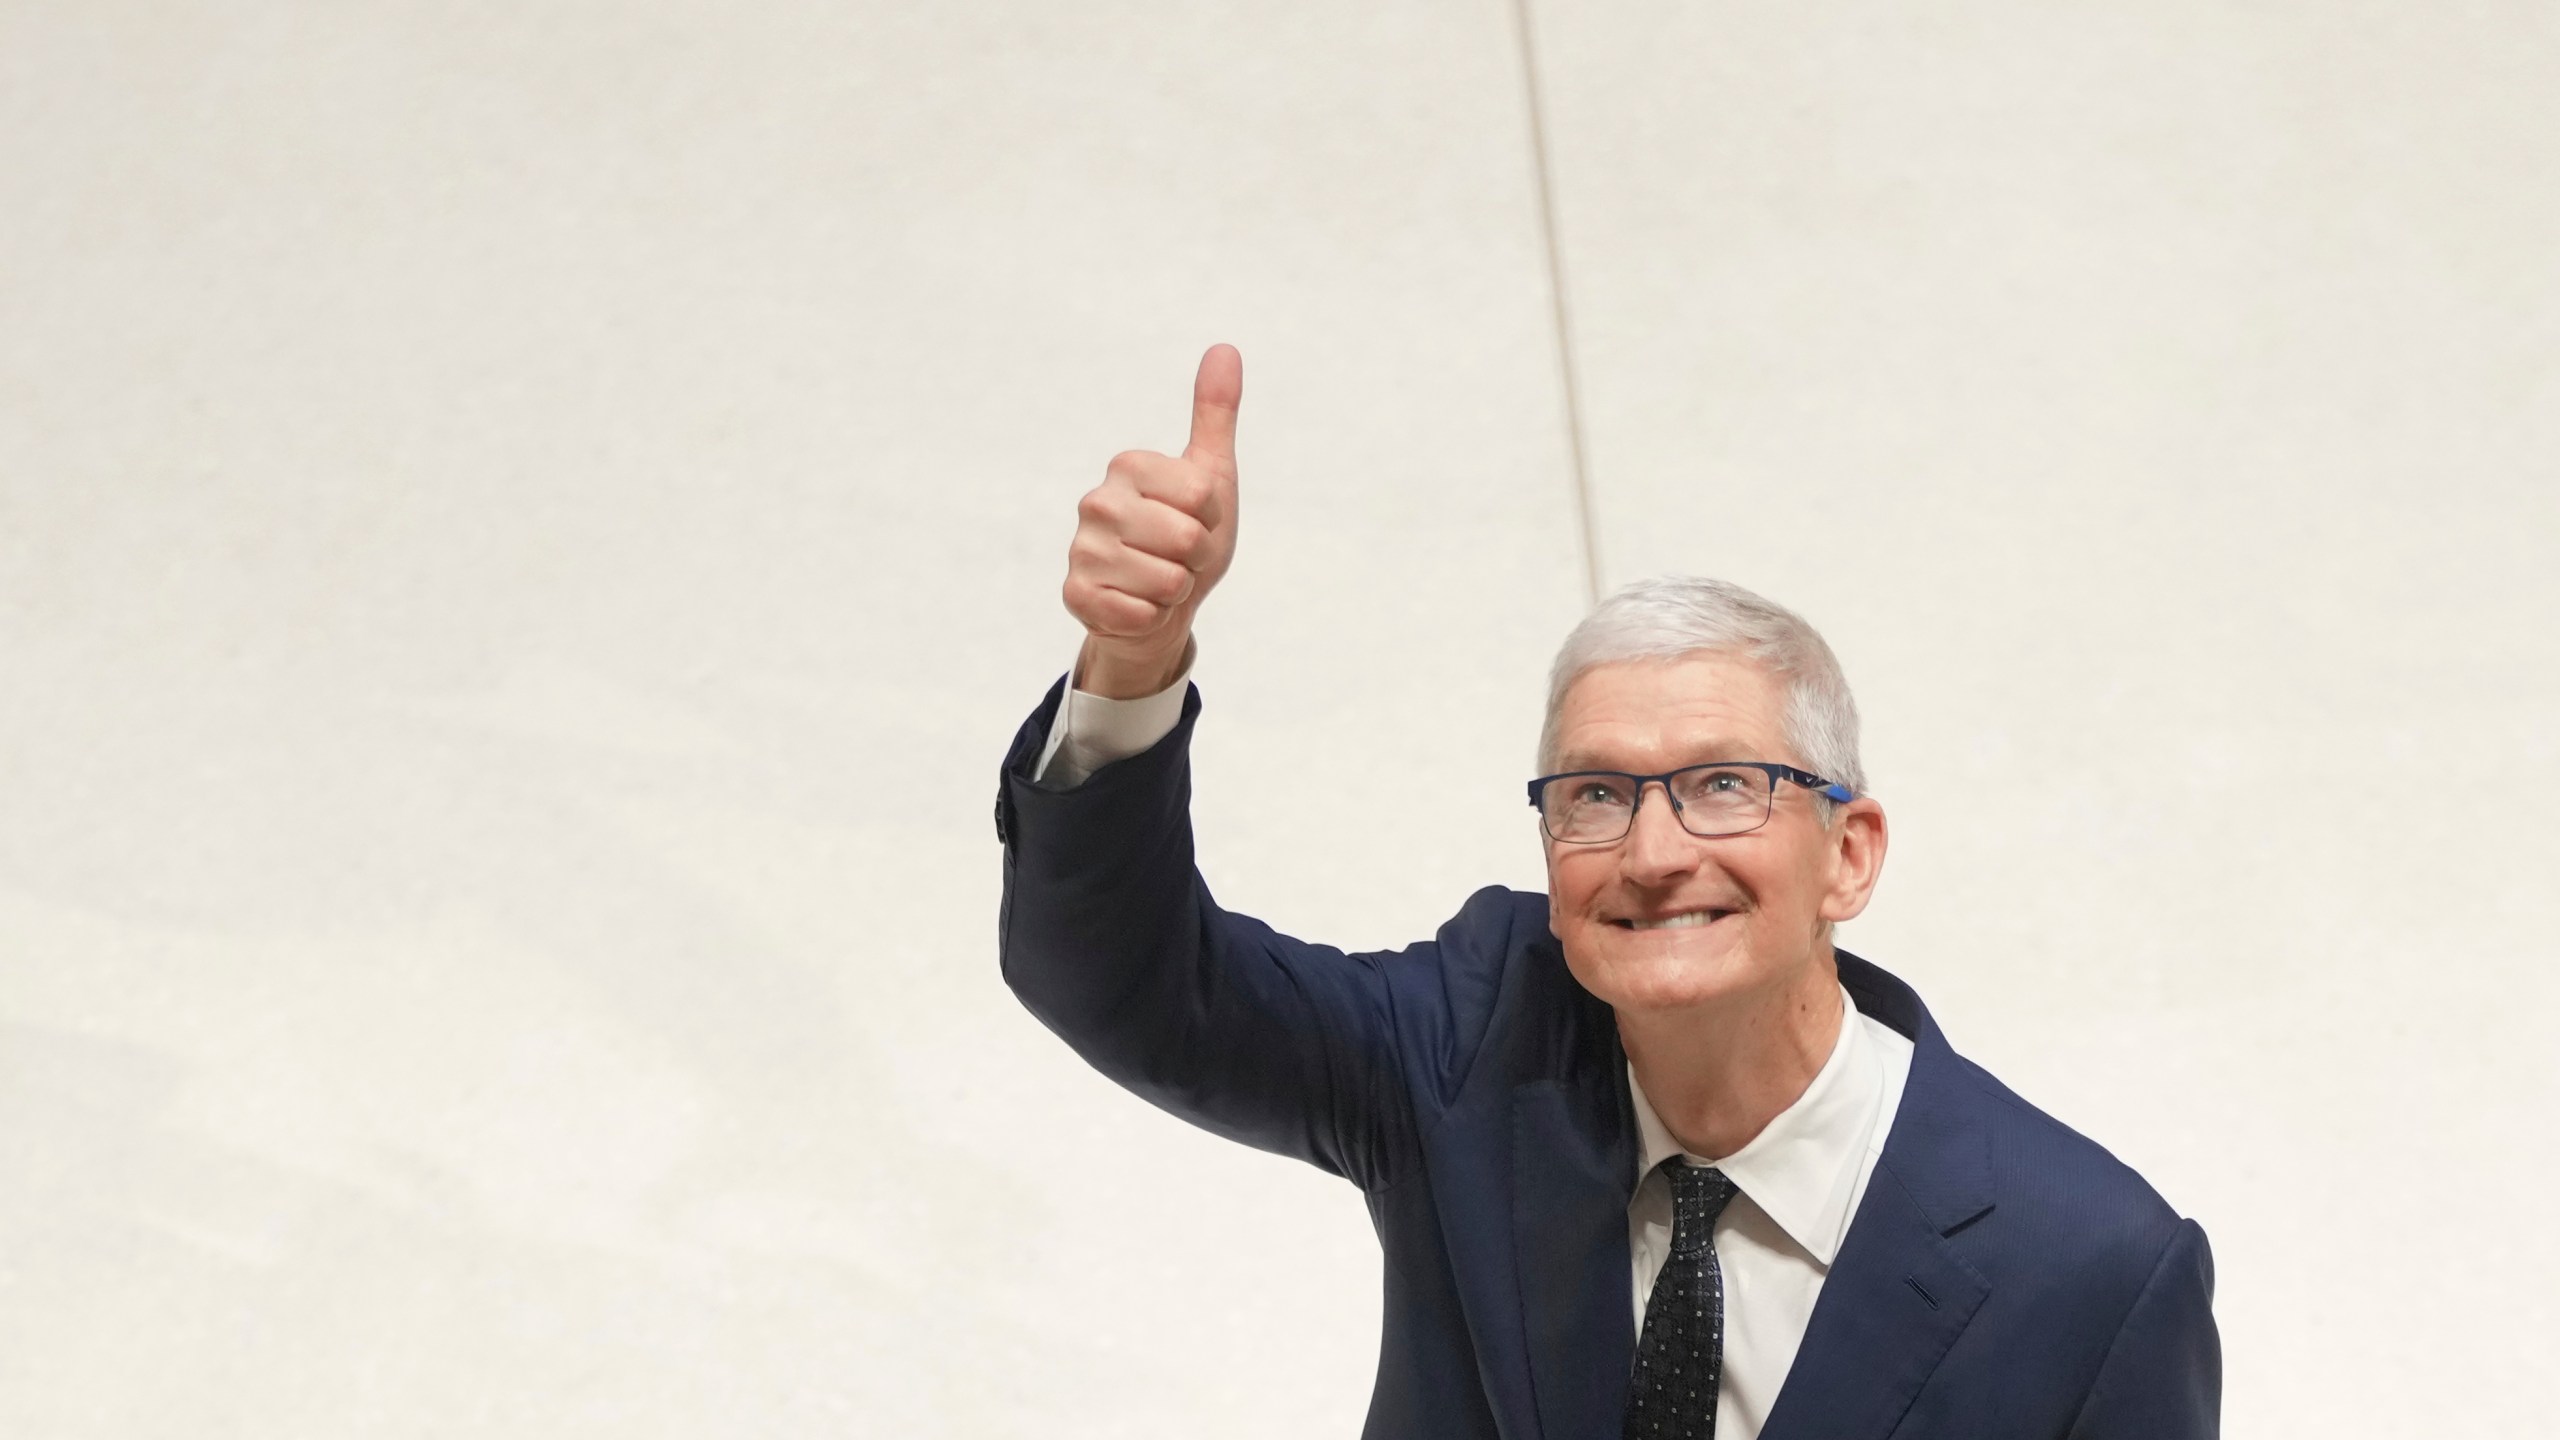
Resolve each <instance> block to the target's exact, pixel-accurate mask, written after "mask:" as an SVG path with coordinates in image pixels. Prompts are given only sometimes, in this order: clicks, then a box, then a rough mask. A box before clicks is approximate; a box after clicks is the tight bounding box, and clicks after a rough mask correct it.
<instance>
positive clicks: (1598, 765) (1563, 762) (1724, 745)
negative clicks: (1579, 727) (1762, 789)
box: [1556, 740, 1751, 775]
mask: <svg viewBox="0 0 2560 1440" xmlns="http://www.w3.org/2000/svg"><path fill="white" fill-rule="evenodd" d="M1693 748H1694V752H1695V753H1696V754H1697V755H1699V756H1700V757H1701V758H1699V759H1696V760H1683V761H1681V762H1680V763H1679V764H1677V765H1670V766H1665V767H1664V769H1665V770H1685V769H1687V768H1688V767H1690V766H1692V765H1715V764H1720V763H1722V762H1724V761H1727V760H1743V759H1748V758H1749V757H1750V754H1751V747H1750V746H1748V745H1741V744H1736V743H1735V742H1733V741H1731V740H1717V741H1715V742H1714V743H1712V744H1708V745H1700V746H1696V747H1693ZM1577 770H1601V771H1606V772H1607V773H1609V774H1612V775H1632V774H1634V773H1636V772H1634V771H1632V770H1628V769H1626V768H1625V767H1624V766H1619V765H1609V764H1605V763H1603V762H1601V761H1598V760H1595V759H1593V758H1592V756H1591V754H1590V752H1589V751H1585V750H1567V751H1566V752H1564V754H1562V755H1560V756H1558V757H1557V758H1556V773H1557V774H1559V775H1569V774H1572V773H1573V772H1575V771H1577Z"/></svg>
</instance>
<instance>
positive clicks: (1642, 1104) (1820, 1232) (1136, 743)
mask: <svg viewBox="0 0 2560 1440" xmlns="http://www.w3.org/2000/svg"><path fill="white" fill-rule="evenodd" d="M1191 658H1192V657H1189V656H1186V657H1185V661H1184V664H1183V670H1182V674H1180V675H1178V676H1176V677H1175V678H1174V681H1173V683H1172V684H1171V685H1169V686H1167V687H1165V688H1164V689H1163V690H1161V691H1158V692H1157V693H1155V694H1153V695H1148V696H1143V697H1141V698H1139V699H1135V700H1112V699H1106V698H1104V697H1103V696H1100V695H1092V694H1088V693H1086V692H1084V691H1081V690H1078V689H1076V688H1075V686H1074V685H1073V683H1072V677H1071V683H1070V684H1069V685H1068V687H1067V694H1066V698H1065V700H1064V701H1063V702H1061V703H1060V704H1059V706H1058V718H1057V720H1056V722H1055V723H1053V724H1052V725H1051V726H1050V727H1049V737H1048V740H1047V742H1046V744H1045V745H1043V747H1042V748H1041V751H1040V759H1039V762H1038V763H1037V764H1035V765H1034V766H1033V767H1032V771H1031V776H1032V780H1033V783H1035V784H1038V785H1042V786H1045V787H1047V788H1050V789H1060V790H1063V789H1070V788H1073V787H1074V786H1076V785H1080V784H1082V783H1083V782H1084V781H1085V780H1086V779H1087V778H1088V777H1090V776H1091V775H1092V774H1093V772H1094V771H1096V770H1099V769H1101V768H1102V767H1103V766H1105V765H1108V764H1110V763H1111V762H1112V761H1114V760H1122V759H1126V758H1128V757H1129V756H1131V755H1135V754H1137V753H1138V752H1140V751H1142V750H1145V749H1148V748H1149V747H1151V746H1153V745H1154V744H1155V743H1156V742H1157V741H1159V740H1161V739H1163V738H1164V737H1165V736H1167V735H1169V734H1171V733H1173V727H1174V726H1175V725H1177V724H1179V723H1181V720H1182V701H1183V694H1184V687H1185V686H1186V685H1188V683H1189V682H1190V679H1191ZM1840 1003H1841V1006H1842V1010H1841V1015H1842V1017H1843V1023H1842V1024H1841V1026H1840V1034H1839V1037H1838V1038H1837V1039H1835V1040H1834V1041H1833V1042H1832V1046H1831V1055H1830V1058H1829V1059H1827V1060H1825V1061H1823V1064H1822V1068H1821V1070H1819V1071H1817V1072H1816V1073H1815V1074H1814V1077H1813V1081H1812V1083H1810V1084H1808V1085H1807V1086H1805V1090H1804V1093H1803V1094H1802V1095H1799V1096H1797V1097H1796V1100H1795V1103H1794V1104H1792V1105H1789V1106H1788V1107H1787V1108H1786V1109H1784V1110H1781V1111H1779V1112H1778V1115H1777V1117H1776V1118H1775V1119H1773V1120H1771V1121H1770V1122H1769V1123H1768V1125H1767V1126H1765V1127H1764V1128H1763V1129H1762V1130H1761V1131H1760V1133H1759V1134H1758V1135H1756V1136H1754V1137H1753V1138H1752V1140H1751V1143H1750V1144H1748V1145H1745V1146H1743V1147H1742V1148H1741V1149H1740V1150H1737V1151H1735V1152H1734V1153H1733V1154H1731V1155H1728V1156H1725V1157H1723V1158H1722V1159H1707V1158H1703V1157H1700V1156H1695V1155H1684V1153H1683V1152H1682V1150H1681V1148H1680V1142H1679V1141H1678V1140H1676V1139H1673V1138H1672V1135H1671V1132H1670V1131H1669V1130H1668V1129H1667V1128H1665V1127H1664V1125H1663V1123H1662V1120H1661V1118H1660V1117H1659V1116H1657V1115H1655V1114H1654V1113H1653V1105H1652V1103H1651V1102H1650V1101H1648V1100H1647V1099H1646V1098H1645V1093H1644V1087H1643V1086H1641V1085H1638V1084H1637V1083H1636V1077H1635V1067H1634V1066H1632V1065H1630V1066H1629V1067H1628V1068H1627V1089H1628V1091H1629V1092H1630V1094H1631V1095H1632V1096H1633V1098H1634V1101H1635V1112H1636V1126H1637V1129H1638V1131H1639V1132H1640V1133H1641V1136H1642V1139H1643V1145H1644V1150H1643V1158H1642V1159H1641V1160H1640V1161H1639V1162H1638V1163H1639V1165H1640V1166H1641V1168H1640V1169H1638V1170H1637V1172H1636V1174H1637V1175H1638V1176H1639V1177H1640V1183H1638V1185H1637V1186H1636V1192H1635V1198H1634V1199H1633V1200H1632V1201H1630V1202H1629V1203H1628V1205H1627V1249H1628V1253H1629V1255H1630V1257H1631V1258H1632V1261H1633V1274H1632V1275H1631V1277H1630V1279H1631V1282H1632V1283H1631V1285H1630V1287H1629V1296H1630V1298H1631V1300H1632V1301H1633V1303H1634V1306H1635V1317H1636V1331H1637V1333H1638V1334H1642V1333H1643V1330H1644V1307H1645V1302H1646V1301H1647V1299H1649V1298H1650V1297H1651V1296H1652V1294H1653V1281H1654V1277H1655V1276H1656V1275H1659V1274H1660V1273H1661V1272H1662V1263H1663V1261H1664V1259H1665V1258H1666V1257H1667V1256H1668V1255H1669V1254H1670V1251H1671V1182H1670V1180H1669V1178H1668V1177H1666V1176H1662V1175H1657V1174H1655V1173H1654V1170H1655V1167H1657V1166H1659V1165H1660V1164H1661V1163H1662V1162H1663V1161H1665V1160H1668V1159H1670V1158H1671V1157H1672V1156H1674V1155H1683V1158H1685V1159H1686V1160H1687V1161H1688V1162H1689V1163H1691V1164H1696V1165H1709V1164H1711V1165H1714V1166H1715V1167H1716V1168H1717V1169H1719V1170H1721V1171H1723V1172H1724V1174H1725V1178H1726V1179H1728V1180H1731V1181H1732V1182H1733V1183H1734V1185H1735V1187H1736V1188H1737V1189H1738V1190H1739V1191H1740V1193H1739V1194H1737V1195H1735V1196H1734V1198H1733V1200H1732V1203H1730V1204H1728V1205H1726V1206H1725V1209H1724V1213H1723V1214H1722V1215H1720V1216H1718V1217H1717V1218H1716V1226H1715V1236H1714V1244H1715V1249H1716V1264H1717V1266H1718V1267H1719V1268H1720V1269H1721V1271H1722V1272H1723V1276H1724V1375H1723V1382H1722V1384H1721V1385H1720V1387H1719V1388H1718V1391H1717V1401H1716V1440H1758V1437H1759V1434H1760V1427H1761V1425H1762V1424H1763V1423H1764V1422H1765V1421H1766V1420H1767V1419H1768V1417H1769V1407H1770V1406H1771V1405H1773V1404H1775V1403H1776V1401H1777V1398H1778V1387H1779V1386H1780V1385H1782V1384H1784V1383H1785V1382H1786V1378H1787V1369H1788V1367H1789V1366H1791V1365H1793V1364H1794V1363H1795V1358H1796V1347H1797V1346H1798V1345H1799V1344H1801V1343H1803V1341H1804V1331H1805V1326H1806V1324H1807V1323H1808V1322H1809V1321H1810V1320H1812V1318H1813V1304H1814V1301H1815V1300H1816V1299H1818V1298H1819V1297H1820V1296H1821V1294H1822V1282H1823V1279H1824V1277H1826V1276H1828V1275H1829V1274H1830V1273H1831V1262H1832V1260H1833V1258H1834V1257H1836V1256H1837V1255H1838V1254H1839V1253H1840V1242H1841V1241H1842V1240H1843V1239H1844V1238H1845V1237H1846V1236H1847V1235H1848V1233H1849V1221H1850V1219H1851V1218H1852V1217H1854V1216H1855V1215H1856V1214H1857V1212H1858V1201H1859V1199H1860V1198H1861V1197H1862V1196H1864V1195H1865V1194H1866V1193H1867V1180H1868V1177H1869V1176H1871V1175H1873V1174H1874V1173H1875V1167H1876V1157H1877V1156H1879V1155H1881V1154H1882V1153H1883V1152H1884V1140H1885V1136H1886V1134H1887V1133H1888V1132H1890V1131H1891V1130H1892V1129H1893V1117H1894V1114H1895V1112H1896V1111H1898V1110H1899V1109H1900V1108H1901V1104H1902V1087H1903V1084H1904V1082H1905V1081H1906V1080H1908V1079H1909V1078H1910V1075H1911V1042H1910V1041H1909V1040H1906V1039H1904V1038H1903V1037H1902V1036H1901V1035H1899V1034H1897V1033H1895V1032H1894V1031H1893V1030H1892V1029H1891V1028H1890V1027H1888V1026H1886V1025H1885V1024H1884V1023H1883V1022H1881V1021H1878V1020H1876V1019H1874V1018H1872V1017H1870V1016H1868V1015H1865V1014H1863V1013H1861V1012H1860V1011H1859V1009H1858V1007H1857V1006H1856V1004H1855V1003H1853V1002H1852V1001H1851V1000H1850V999H1849V992H1848V991H1846V990H1843V991H1841V992H1840Z"/></svg>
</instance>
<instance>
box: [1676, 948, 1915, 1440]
mask: <svg viewBox="0 0 2560 1440" xmlns="http://www.w3.org/2000/svg"><path fill="white" fill-rule="evenodd" d="M1840 1004H1841V1006H1842V1009H1841V1012H1840V1014H1841V1017H1842V1024H1841V1026H1840V1035H1839V1038H1838V1039H1836V1040H1834V1041H1833V1042H1832V1044H1831V1056H1830V1058H1829V1059H1827V1060H1825V1061H1823V1062H1822V1068H1821V1069H1820V1070H1819V1071H1816V1072H1815V1073H1814V1077H1813V1081H1812V1083H1810V1084H1808V1085H1806V1086H1805V1088H1804V1093H1803V1094H1802V1095H1799V1096H1797V1097H1796V1101H1795V1103H1794V1104H1792V1105H1789V1106H1788V1107H1787V1108H1786V1109H1784V1110H1781V1111H1779V1112H1778V1114H1777V1117H1776V1118H1775V1119H1773V1120H1771V1121H1770V1122H1769V1123H1768V1124H1767V1125H1766V1126H1764V1127H1762V1129H1761V1131H1760V1133H1759V1134H1758V1135H1755V1136H1753V1137H1752V1138H1751V1143H1750V1144H1748V1145H1745V1146H1743V1147H1742V1148H1741V1149H1739V1150H1736V1151H1735V1152H1733V1153H1732V1154H1731V1155H1728V1156H1725V1157H1724V1158H1722V1159H1720V1160H1710V1159H1706V1158H1703V1157H1700V1156H1696V1155H1688V1154H1686V1153H1685V1152H1684V1151H1682V1150H1681V1148H1680V1142H1679V1141H1678V1140H1675V1139H1673V1138H1672V1135H1671V1132H1670V1131H1669V1130H1668V1129H1666V1128H1665V1127H1664V1126H1663V1123H1662V1120H1661V1118H1660V1117H1658V1116H1656V1115H1655V1114H1654V1113H1653V1105H1652V1103H1651V1102H1649V1101H1648V1100H1646V1099H1645V1094H1644V1087H1643V1086H1642V1085H1639V1084H1637V1083H1636V1075H1635V1067H1634V1066H1632V1065H1630V1066H1628V1067H1627V1089H1628V1091H1629V1093H1630V1094H1631V1095H1632V1096H1633V1097H1634V1099H1635V1112H1636V1128H1637V1130H1638V1131H1639V1132H1640V1133H1641V1135H1642V1136H1643V1141H1644V1154H1643V1158H1642V1159H1641V1160H1639V1161H1638V1162H1637V1163H1638V1164H1639V1165H1640V1166H1641V1167H1642V1168H1641V1169H1639V1170H1638V1171H1637V1172H1636V1173H1637V1175H1639V1176H1641V1177H1642V1181H1641V1183H1640V1184H1638V1185H1637V1186H1636V1195H1635V1199H1634V1200H1633V1201H1631V1202H1629V1204H1628V1205H1627V1250H1628V1253H1629V1255H1630V1256H1631V1258H1632V1259H1633V1262H1634V1268H1635V1285H1634V1287H1633V1294H1634V1297H1635V1315H1636V1332H1637V1333H1638V1334H1639V1335H1641V1334H1642V1333H1643V1332H1644V1307H1645V1302H1646V1301H1647V1300H1648V1299H1649V1298H1651V1296H1652V1294H1653V1280H1654V1277H1655V1276H1656V1275H1659V1274H1661V1273H1662V1264H1663V1261H1664V1260H1665V1259H1667V1258H1668V1257H1669V1256H1670V1253H1671V1179H1670V1177H1669V1176H1666V1175H1658V1174H1656V1173H1654V1170H1655V1167H1656V1166H1659V1165H1660V1164H1661V1163H1662V1162H1663V1161H1665V1160H1668V1159H1670V1158H1671V1157H1672V1156H1674V1155H1679V1156H1682V1158H1684V1159H1686V1160H1687V1161H1688V1163H1690V1164H1692V1165H1713V1166H1715V1168H1717V1169H1718V1170H1721V1171H1723V1172H1724V1177H1725V1178H1726V1179H1728V1180H1730V1181H1732V1182H1733V1183H1734V1185H1735V1187H1736V1188H1737V1189H1739V1190H1740V1191H1741V1192H1742V1193H1740V1194H1738V1195H1736V1196H1734V1197H1733V1200H1732V1203H1730V1204H1728V1205H1726V1206H1725V1207H1724V1213H1723V1214H1721V1215H1719V1216H1717V1217H1716V1227H1715V1237H1714V1243H1715V1247H1716V1265H1717V1268H1718V1269H1719V1270H1721V1271H1722V1272H1723V1276H1724V1375H1723V1379H1722V1382H1721V1383H1720V1384H1719V1385H1718V1386H1717V1389H1716V1440H1758V1436H1759V1434H1760V1427H1761V1425H1762V1424H1764V1423H1765V1422H1766V1421H1767V1420H1768V1418H1769V1407H1770V1406H1772V1405H1774V1404H1776V1403H1777V1400H1778V1387H1779V1386H1781V1385H1783V1384H1785V1383H1786V1379H1787V1368H1788V1367H1789V1366H1791V1365H1793V1364H1795V1360H1796V1346H1797V1345H1799V1344H1801V1343H1803V1341H1804V1331H1805V1325H1806V1324H1807V1323H1808V1322H1809V1321H1811V1320H1812V1319H1813V1302H1814V1301H1815V1300H1816V1299H1819V1298H1820V1297H1821V1295H1822V1282H1823V1279H1824V1278H1825V1277H1826V1276H1828V1275H1829V1274H1830V1273H1831V1262H1832V1260H1833V1259H1834V1258H1835V1257H1836V1256H1838V1255H1839V1253H1840V1242H1841V1241H1842V1240H1843V1239H1845V1238H1847V1236H1848V1234H1849V1221H1850V1220H1851V1219H1852V1218H1853V1217H1854V1216H1856V1214H1857V1213H1858V1201H1859V1199H1860V1198H1861V1197H1862V1196H1864V1195H1865V1194H1866V1193H1867V1180H1868V1177H1870V1176H1872V1175H1873V1174H1874V1173H1875V1168H1876V1157H1877V1156H1879V1155H1881V1154H1883V1153H1884V1137H1885V1135H1886V1133H1887V1132H1889V1131H1891V1130H1892V1129H1893V1117H1894V1113H1895V1112H1896V1111H1897V1110H1899V1109H1900V1108H1901V1106H1902V1087H1903V1083H1904V1082H1905V1081H1906V1080H1908V1079H1909V1078H1910V1076H1911V1042H1910V1041H1909V1040H1906V1039H1904V1038H1903V1037H1902V1036H1901V1035H1899V1034H1897V1033H1895V1031H1894V1030H1893V1029H1892V1028H1891V1027H1889V1026H1887V1025H1886V1024H1885V1023H1884V1022H1882V1021H1880V1020H1877V1019H1875V1018H1873V1017H1871V1016H1868V1015H1866V1014H1863V1013H1861V1012H1860V1011H1859V1009H1858V1007H1857V1005H1856V1003H1855V1002H1853V1001H1852V1000H1850V998H1849V992H1848V991H1846V990H1843V991H1841V992H1840Z"/></svg>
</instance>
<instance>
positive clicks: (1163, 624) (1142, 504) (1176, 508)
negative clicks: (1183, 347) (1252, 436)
mask: <svg viewBox="0 0 2560 1440" xmlns="http://www.w3.org/2000/svg"><path fill="white" fill-rule="evenodd" d="M1243 397H1244V359H1243V357H1241V356H1239V355H1238V354H1236V352H1235V348H1234V347H1233V346H1230V345H1213V346H1211V347H1210V348H1209V353H1208V354H1206V355H1203V356H1201V357H1200V375H1199V378H1198V379H1197V380H1195V381H1194V382H1193V383H1192V387H1191V439H1190V442H1189V443H1188V444H1186V445H1185V446H1183V450H1182V453H1181V454H1179V455H1159V454H1156V453H1154V452H1152V451H1145V450H1130V451H1125V452H1123V453H1121V454H1119V455H1116V456H1114V457H1112V461H1111V464H1110V467H1109V468H1108V469H1106V470H1105V471H1104V472H1103V476H1102V483H1101V484H1099V485H1096V486H1095V487H1093V489H1091V490H1089V491H1087V492H1085V497H1084V498H1083V499H1082V500H1080V501H1078V502H1076V538H1075V541H1074V543H1072V544H1070V545H1069V546H1068V547H1067V583H1066V585H1065V587H1064V589H1063V591H1062V593H1063V595H1064V597H1065V599H1066V602H1067V613H1068V614H1070V615H1073V616H1074V617H1076V621H1077V623H1079V624H1081V625H1083V626H1084V630H1085V646H1084V654H1083V656H1082V658H1081V659H1080V660H1079V661H1078V663H1077V666H1076V685H1077V687H1078V688H1080V689H1082V690H1084V691H1086V692H1088V693H1090V694H1096V695H1107V696H1111V697H1113V698H1116V699H1134V698H1135V697H1137V696H1140V695H1151V694H1153V693H1155V692H1156V691H1158V690H1161V689H1163V688H1165V687H1166V686H1167V685H1170V684H1172V683H1173V678H1174V676H1176V675H1178V674H1180V673H1181V671H1182V662H1183V656H1184V652H1185V651H1186V650H1187V649H1188V648H1189V646H1190V641H1191V622H1192V617H1193V616H1195V615H1197V614H1198V613H1199V610H1200V602H1201V601H1202V600H1205V599H1207V598H1208V595H1209V591H1210V589H1211V587H1213V586H1215V585H1216V584H1217V583H1218V579H1219V577H1220V576H1223V575H1225V574H1226V573H1227V566H1228V564H1229V563H1230V562H1231V561H1233V560H1234V559H1235V554H1236V407H1237V405H1238V404H1239V403H1240V402H1241V401H1242V399H1243Z"/></svg>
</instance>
